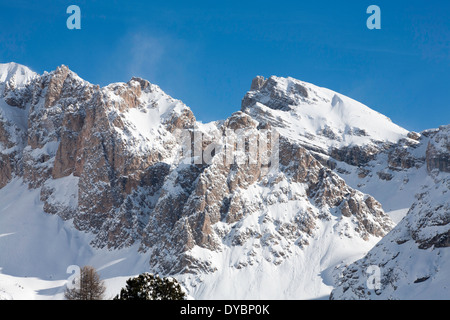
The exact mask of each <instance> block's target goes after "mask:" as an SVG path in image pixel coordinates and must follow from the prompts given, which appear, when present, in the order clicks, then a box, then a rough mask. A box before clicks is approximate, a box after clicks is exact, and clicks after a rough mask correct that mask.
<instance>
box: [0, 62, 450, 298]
mask: <svg viewBox="0 0 450 320" xmlns="http://www.w3.org/2000/svg"><path fill="white" fill-rule="evenodd" d="M0 80H1V81H0V97H2V98H1V99H0V156H1V158H0V163H1V168H0V188H1V189H0V249H1V252H2V254H0V268H1V269H0V297H1V296H3V297H12V298H20V297H29V298H49V297H56V298H58V297H59V298H60V297H61V292H62V289H61V288H62V287H63V286H64V284H65V281H66V279H67V274H65V272H66V268H67V266H69V265H72V264H75V265H84V264H91V265H94V267H97V268H99V269H100V270H102V276H103V277H104V278H106V279H107V283H109V284H110V286H109V291H110V292H111V295H113V294H115V293H117V291H118V290H120V286H119V285H120V284H123V283H124V279H125V278H126V277H127V276H132V275H135V274H137V273H140V272H144V271H151V272H158V273H160V274H165V275H173V276H175V277H177V278H178V279H179V280H180V281H182V283H183V285H184V286H185V288H186V290H187V291H188V293H189V295H190V296H191V297H193V298H196V299H210V298H225V299H249V298H251V299H259V298H266V299H267V298H271V299H272V298H276V299H309V298H328V296H329V294H330V292H331V290H332V289H333V288H334V287H335V282H334V281H335V279H336V276H333V272H334V273H335V271H334V270H335V267H336V266H337V265H342V263H343V262H344V264H350V263H351V262H353V261H355V260H357V259H359V258H362V257H363V256H364V255H365V254H366V253H367V252H368V251H369V250H371V249H372V248H373V247H374V246H375V244H376V243H378V241H380V239H382V238H383V237H384V236H385V235H386V234H388V233H389V232H390V231H391V230H392V228H394V226H395V224H396V223H397V222H399V221H400V219H401V218H402V217H403V216H404V215H405V213H406V211H408V210H409V208H411V206H413V207H418V206H420V205H424V203H425V202H421V201H422V200H420V199H419V200H417V199H415V198H414V196H415V194H416V193H419V192H421V190H422V188H428V189H427V190H430V191H429V194H430V197H431V198H430V199H435V197H437V198H439V199H440V200H441V201H443V202H444V205H447V209H448V201H447V202H446V200H445V199H446V198H445V196H444V197H440V196H439V195H440V194H441V193H442V192H443V190H444V189H445V186H446V187H447V188H448V184H447V185H445V184H444V186H443V187H441V188H437V189H436V188H434V185H435V182H436V174H437V173H436V172H437V171H438V172H439V173H441V172H444V173H445V172H448V171H449V170H448V168H449V165H448V159H449V157H448V154H447V151H446V149H445V148H446V147H445V144H444V146H443V145H442V141H444V140H445V139H447V137H448V131H445V130H441V129H439V130H430V131H426V132H423V133H422V134H418V133H413V132H408V131H407V130H405V129H403V128H401V127H399V126H397V125H395V124H393V123H392V122H391V121H390V120H389V119H388V118H386V117H385V116H383V115H381V114H379V113H377V112H375V111H373V110H371V109H370V108H368V107H366V106H364V105H362V104H360V103H358V102H356V101H354V100H352V99H350V98H348V97H345V96H343V95H341V94H338V93H335V92H333V91H331V90H328V89H324V88H319V87H317V86H314V85H312V84H308V83H305V82H302V81H298V80H295V79H292V78H278V77H271V78H269V79H264V78H263V77H257V78H255V79H254V80H253V82H252V85H251V89H250V91H249V92H248V93H247V94H246V96H245V97H244V99H243V100H242V107H241V111H238V112H236V113H234V114H233V115H232V116H230V117H229V118H228V119H226V120H222V121H216V122H212V123H208V124H203V123H200V122H198V121H196V119H195V116H194V114H193V113H192V111H191V110H190V109H189V108H188V107H187V106H186V105H184V104H183V103H182V102H181V101H179V100H175V99H173V98H171V97H170V96H168V95H167V94H165V93H164V92H163V91H162V90H161V89H160V88H159V87H158V86H156V85H153V84H151V83H149V82H148V81H146V80H143V79H140V78H132V79H131V80H130V81H129V82H127V83H114V84H111V85H108V86H106V87H103V88H100V87H99V86H96V85H92V84H90V83H88V82H87V81H85V80H83V79H81V78H80V77H78V76H77V75H76V74H75V73H74V72H72V71H71V70H69V69H68V68H67V67H66V66H61V67H59V68H57V69H56V70H55V71H52V72H50V73H47V72H46V73H44V74H43V75H37V74H35V73H34V72H32V71H30V70H29V69H28V68H26V67H24V66H20V65H17V64H14V63H11V64H4V65H0ZM437 140H438V141H439V143H433V141H437ZM445 141H447V140H445ZM191 155H193V156H191ZM199 155H200V157H199ZM266 155H267V156H268V157H269V161H266V160H267V159H266V158H265V156H266ZM230 160H231V161H230ZM436 170H437V171H436ZM444 173H441V174H444ZM437 175H439V174H437ZM422 192H423V191H422ZM19 199H22V200H19ZM423 199H425V197H424V198H423ZM379 201H380V202H379ZM417 201H419V203H417ZM423 201H425V200H423ZM429 201H431V202H432V200H429ZM383 208H384V210H383ZM386 208H387V209H386ZM447 209H443V215H444V216H445V215H447V216H448V210H447ZM385 212H387V214H386V213H385ZM411 212H413V213H411ZM414 212H416V211H414V210H413V209H411V210H410V212H409V213H408V216H410V215H411V214H412V215H417V214H418V213H414ZM27 221H31V222H32V223H31V224H30V223H28V222H27ZM447 223H448V221H447ZM399 226H400V224H399ZM396 228H397V227H396ZM394 230H396V229H394ZM53 238H54V239H55V240H54V242H53V241H52V239H53ZM49 248H51V249H49ZM443 250H446V249H445V248H444V249H443ZM56 257H58V258H56ZM56 259H57V260H56ZM56 261H57V262H56ZM33 266H34V267H33ZM37 266H39V267H37ZM24 277H27V278H33V279H36V280H35V281H34V282H33V281H32V282H30V281H25V282H24V280H23V278H24ZM2 279H3V280H4V282H5V283H9V285H5V286H4V287H2V281H1V280H2ZM46 281H47V282H46ZM341 282H342V280H339V283H341ZM30 283H31V284H30ZM50 283H52V285H53V287H57V288H59V289H58V290H56V289H55V290H50V289H46V288H48V287H50V288H51V287H52V285H51V284H50ZM15 285H18V286H22V287H23V290H22V291H21V290H18V289H17V286H15ZM25 287H27V288H25ZM115 291H116V292H115ZM2 292H3V293H2ZM21 292H22V293H23V292H26V294H24V295H21ZM333 297H336V295H333Z"/></svg>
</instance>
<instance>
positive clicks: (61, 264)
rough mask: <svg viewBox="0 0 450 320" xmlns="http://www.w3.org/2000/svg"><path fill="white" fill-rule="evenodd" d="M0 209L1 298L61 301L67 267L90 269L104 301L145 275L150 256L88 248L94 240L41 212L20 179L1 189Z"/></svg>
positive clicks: (134, 250)
mask: <svg viewBox="0 0 450 320" xmlns="http://www.w3.org/2000/svg"><path fill="white" fill-rule="evenodd" d="M63 180H64V178H63ZM53 183H54V184H57V183H58V181H57V180H54V181H53ZM62 183H63V184H65V182H64V181H62ZM62 186H63V185H61V187H62ZM60 192H61V191H60ZM0 204H1V207H0V299H19V300H20V299H27V300H28V299H62V298H63V294H64V290H65V285H66V283H67V280H68V278H69V276H70V275H71V274H68V273H66V271H67V268H68V267H69V266H70V265H78V266H80V267H83V266H84V265H92V266H94V267H95V268H96V269H97V270H98V271H99V273H100V275H101V277H102V279H104V280H105V284H106V286H107V292H106V294H105V295H106V297H107V298H112V297H113V296H114V295H116V294H117V293H118V292H119V291H120V289H121V288H122V287H123V286H124V285H125V281H126V280H127V279H128V278H129V277H132V276H135V275H138V274H139V273H141V272H144V271H148V259H149V257H148V256H147V255H145V254H140V253H138V252H137V248H136V247H130V248H127V249H123V250H115V251H114V250H111V251H110V250H107V249H94V248H92V247H91V246H90V244H89V243H90V241H91V240H92V235H89V234H87V233H84V232H80V231H78V230H76V229H75V228H74V227H73V225H72V223H71V221H63V220H62V219H61V218H60V217H59V216H56V215H49V214H47V213H45V212H44V211H43V203H42V202H41V201H40V200H39V189H34V190H29V189H28V186H27V185H26V184H24V183H23V182H22V180H21V179H15V180H13V181H11V182H10V183H9V184H8V185H7V186H5V187H4V188H2V189H0Z"/></svg>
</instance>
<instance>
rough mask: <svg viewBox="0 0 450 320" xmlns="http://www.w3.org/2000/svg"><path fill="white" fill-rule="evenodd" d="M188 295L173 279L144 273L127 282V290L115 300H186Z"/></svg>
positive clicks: (121, 291) (122, 291)
mask: <svg viewBox="0 0 450 320" xmlns="http://www.w3.org/2000/svg"><path fill="white" fill-rule="evenodd" d="M184 299H186V294H185V293H184V292H183V290H182V289H181V286H180V284H179V283H178V281H177V280H176V279H173V278H166V277H164V278H161V277H159V276H158V275H153V274H151V273H142V274H140V275H139V276H137V277H135V278H130V279H128V280H127V284H126V287H125V288H122V290H120V294H119V295H117V296H115V297H114V300H184Z"/></svg>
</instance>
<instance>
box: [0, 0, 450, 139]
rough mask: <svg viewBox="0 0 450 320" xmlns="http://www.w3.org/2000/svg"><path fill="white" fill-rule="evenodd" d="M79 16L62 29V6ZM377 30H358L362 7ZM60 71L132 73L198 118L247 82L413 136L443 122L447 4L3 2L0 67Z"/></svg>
mask: <svg viewBox="0 0 450 320" xmlns="http://www.w3.org/2000/svg"><path fill="white" fill-rule="evenodd" d="M71 4H76V5H78V6H79V7H80V9H81V30H69V29H67V27H66V20H67V18H68V17H69V14H67V13H66V9H67V7H68V6H69V5H71ZM372 4H375V5H378V6H379V7H380V8H381V19H382V22H381V30H369V29H368V28H367V27H366V20H367V18H368V17H369V15H368V14H367V13H366V9H367V7H368V6H369V5H372ZM10 61H15V62H18V63H21V64H24V65H27V66H29V67H30V68H31V69H33V70H34V71H36V72H38V73H42V72H44V71H51V70H54V69H55V68H56V67H57V66H58V65H61V64H65V65H67V66H69V67H70V69H72V70H73V71H75V72H76V73H78V75H80V76H81V77H82V78H84V79H85V80H88V81H89V82H91V83H94V84H100V85H102V86H103V85H107V84H109V83H111V82H118V81H123V82H126V81H128V80H129V79H130V78H131V76H133V75H136V76H141V77H143V78H145V79H148V80H149V81H150V82H152V83H155V84H158V85H159V86H160V87H161V88H162V89H163V90H164V91H166V92H167V93H168V94H170V95H172V96H173V97H174V98H177V99H180V100H182V101H183V102H185V103H186V104H187V105H188V106H189V107H190V108H191V109H192V110H193V111H194V114H195V115H196V117H197V119H198V120H201V121H204V122H207V121H211V120H217V119H224V118H226V117H228V116H229V115H231V113H233V112H235V111H237V110H239V109H240V103H241V99H242V97H243V96H244V94H245V93H246V91H247V90H248V89H249V87H250V84H251V80H252V79H253V78H254V77H255V76H256V75H263V76H265V77H269V76H271V75H277V76H291V77H294V78H297V79H301V80H304V81H307V82H311V83H314V84H316V85H319V86H323V87H327V88H330V89H332V90H335V91H338V92H340V93H343V94H345V95H348V96H350V97H352V98H354V99H356V100H358V101H360V102H362V103H364V104H366V105H368V106H369V107H371V108H373V109H375V110H377V111H379V112H381V113H383V114H385V115H387V116H388V117H390V118H391V119H392V121H394V122H396V123H397V124H399V125H401V126H403V127H405V128H407V129H409V130H415V131H421V130H424V129H427V128H434V127H438V126H439V125H442V124H448V123H450V121H449V120H450V102H449V94H450V1H448V0H433V1H423V0H421V1H417V0H410V1H385V0H371V1H365V0H346V1H325V0H322V1H320V0H317V1H301V0H296V1H266V0H259V1H245V0H241V1H234V0H229V1H196V0H190V1H133V0H128V1H125V0H120V1H119V0H116V1H114V0H108V1H106V0H104V1H95V0H90V1H77V0H71V1H62V0H61V1H58V0H52V1H47V0H42V1H22V0H15V1H4V0H0V62H1V63H4V62H10Z"/></svg>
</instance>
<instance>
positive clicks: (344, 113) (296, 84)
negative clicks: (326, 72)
mask: <svg viewBox="0 0 450 320" xmlns="http://www.w3.org/2000/svg"><path fill="white" fill-rule="evenodd" d="M241 111H243V112H245V113H247V114H249V115H251V116H252V117H254V118H255V119H257V120H258V121H260V122H270V123H271V125H272V126H274V127H277V128H279V129H281V130H283V129H286V130H285V131H286V132H285V133H286V135H288V136H290V137H291V138H292V139H295V140H297V141H298V140H299V139H300V140H308V143H313V144H315V145H316V146H317V147H319V148H326V147H327V146H332V147H342V146H349V145H364V144H368V143H369V144H370V143H372V142H374V141H381V142H393V143H395V142H397V141H398V140H400V139H402V138H406V137H407V134H408V131H407V130H405V129H404V128H401V127H400V126H398V125H396V124H394V123H392V121H391V120H390V119H389V118H388V117H386V116H384V115H382V114H380V113H378V112H376V111H375V110H373V109H371V108H369V107H367V106H365V105H364V104H362V103H360V102H358V101H355V100H353V99H351V98H349V97H347V96H345V95H343V94H340V93H337V92H335V91H332V90H329V89H326V88H322V87H318V86H316V85H314V84H311V83H307V82H304V81H301V80H297V79H294V78H291V77H287V78H283V77H277V76H271V77H270V78H268V79H265V78H264V77H261V76H257V77H256V78H254V79H253V81H252V85H251V88H250V91H248V92H247V94H246V95H245V97H244V98H243V99H242V105H241ZM302 137H303V138H302ZM311 137H313V139H311Z"/></svg>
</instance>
